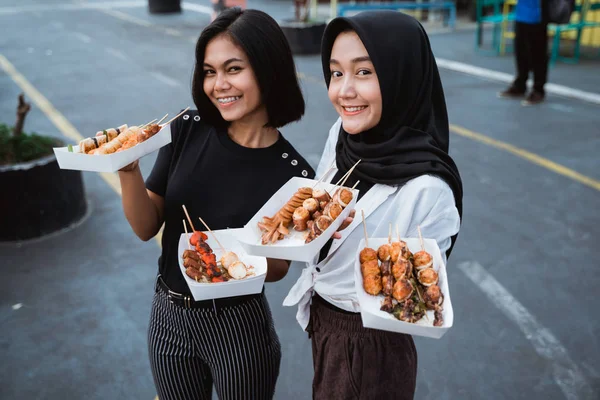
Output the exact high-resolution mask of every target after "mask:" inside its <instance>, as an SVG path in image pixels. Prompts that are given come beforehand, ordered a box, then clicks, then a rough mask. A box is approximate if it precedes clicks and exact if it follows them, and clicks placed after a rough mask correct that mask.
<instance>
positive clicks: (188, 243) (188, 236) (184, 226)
mask: <svg viewBox="0 0 600 400" xmlns="http://www.w3.org/2000/svg"><path fill="white" fill-rule="evenodd" d="M181 222H183V229H184V230H185V237H186V239H187V245H188V250H191V249H192V247H191V246H190V234H189V233H188V230H187V225H186V224H185V219H182V220H181Z"/></svg>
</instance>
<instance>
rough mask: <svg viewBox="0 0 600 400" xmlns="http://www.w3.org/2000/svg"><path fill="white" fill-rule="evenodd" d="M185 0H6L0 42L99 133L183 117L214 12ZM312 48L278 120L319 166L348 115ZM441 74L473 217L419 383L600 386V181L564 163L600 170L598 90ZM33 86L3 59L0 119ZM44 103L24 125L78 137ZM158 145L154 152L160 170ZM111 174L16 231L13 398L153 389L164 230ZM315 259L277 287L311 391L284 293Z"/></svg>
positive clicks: (0, 291) (81, 124) (290, 365)
mask: <svg viewBox="0 0 600 400" xmlns="http://www.w3.org/2000/svg"><path fill="white" fill-rule="evenodd" d="M186 3H187V4H192V5H193V4H196V5H199V6H200V7H192V8H193V9H194V10H192V9H190V8H188V9H186V11H185V12H184V13H183V14H181V15H169V16H153V15H149V14H148V13H147V10H146V7H145V6H144V2H141V1H112V2H108V1H106V2H103V1H87V2H86V1H71V2H70V1H67V0H62V1H61V0H51V1H50V0H47V1H42V0H21V1H14V0H13V1H10V0H0V26H2V33H3V34H2V35H0V55H1V56H3V57H4V58H5V59H6V60H8V61H9V62H10V63H11V64H12V65H13V66H14V67H15V69H16V70H17V71H18V72H19V73H20V74H21V75H22V76H23V77H24V78H25V79H26V80H27V81H28V82H30V83H31V85H32V86H33V87H34V88H35V89H36V90H37V91H39V93H41V94H43V96H45V97H46V98H47V99H48V101H49V102H50V103H51V105H52V107H53V109H54V110H56V112H58V113H60V114H62V115H64V117H65V118H66V119H67V120H68V121H69V122H70V123H71V124H72V125H73V126H74V127H75V128H76V129H77V130H78V131H79V132H80V133H81V134H82V135H83V136H89V135H91V134H93V133H94V132H96V131H97V130H98V129H100V127H108V126H117V125H120V124H122V123H128V124H140V123H144V122H146V121H149V120H151V119H153V118H160V117H162V116H163V115H164V114H165V113H167V112H168V113H170V114H171V115H174V114H175V113H177V112H178V111H179V110H180V109H182V108H185V107H187V106H192V107H193V102H192V100H191V95H190V82H191V73H192V69H193V65H194V46H195V43H194V42H195V39H196V38H197V37H198V35H199V33H200V31H201V30H202V29H203V27H204V26H206V25H207V24H208V22H209V16H208V14H207V13H206V7H207V6H208V5H209V4H208V2H200V1H189V2H186ZM89 4H94V5H97V6H98V7H101V8H89ZM249 6H250V7H256V8H261V9H264V10H265V11H267V12H270V13H272V15H274V16H275V17H276V18H283V17H285V15H286V14H287V13H289V14H290V15H291V12H292V11H291V3H290V4H287V3H284V2H281V1H276V2H275V1H265V0H263V1H260V2H259V1H252V0H250V1H249ZM202 10H204V11H202ZM431 42H432V46H433V49H434V52H435V54H436V56H437V57H442V58H445V59H450V60H455V61H460V62H462V63H467V64H469V65H473V66H478V67H481V68H487V69H490V70H495V71H500V72H506V73H512V59H511V58H510V56H505V57H484V56H481V55H477V54H475V53H474V52H473V43H474V32H472V31H458V32H454V33H445V34H432V36H431ZM296 62H297V68H298V72H299V74H300V76H301V78H302V88H303V91H304V94H305V97H306V100H307V105H308V107H307V111H306V116H305V118H303V119H302V121H300V122H298V123H295V124H292V125H290V126H288V127H285V128H284V129H283V130H282V132H283V134H284V136H285V137H286V138H287V139H288V140H289V141H290V142H291V143H292V144H293V145H294V146H295V147H296V148H297V149H298V150H299V151H300V152H301V153H302V154H303V155H304V156H305V158H306V159H307V160H308V161H309V162H310V163H311V164H312V165H313V166H315V167H316V164H317V163H318V161H319V158H320V155H321V152H322V149H323V146H324V143H325V140H326V137H327V132H328V130H329V127H330V126H331V124H332V123H333V122H334V121H335V120H336V118H337V115H336V113H335V111H334V110H333V108H332V107H331V105H330V103H329V101H328V99H327V94H326V91H325V88H324V85H323V80H322V72H321V64H320V59H319V57H318V56H301V57H300V56H299V57H296ZM599 66H600V60H584V61H583V62H582V63H581V64H580V65H565V64H558V65H557V66H556V68H554V69H553V70H551V72H550V79H551V81H552V82H553V83H557V84H561V85H565V86H568V87H572V88H575V89H581V90H586V91H589V92H596V93H598V92H600V82H599V79H600V78H599V75H598V73H597V70H598V68H599ZM441 75H442V80H443V84H444V90H445V94H446V101H447V105H448V111H449V116H450V122H451V123H452V124H453V126H454V127H455V129H454V130H453V134H452V136H451V145H450V146H451V155H452V156H453V157H454V159H455V160H456V163H457V165H458V167H459V169H460V172H461V175H462V179H463V183H464V193H465V197H464V217H463V225H462V229H461V232H460V236H459V239H458V241H457V244H456V247H455V250H454V252H453V254H452V257H451V259H450V262H449V264H448V274H449V282H450V290H451V293H452V303H453V308H454V313H455V320H454V326H453V328H452V329H451V330H450V331H449V332H448V333H447V334H446V335H445V336H444V337H443V338H442V339H440V340H434V339H427V338H420V337H416V338H415V341H416V343H417V350H418V354H419V371H418V387H417V395H416V398H417V399H461V400H462V399H565V398H566V399H597V398H599V397H600V342H599V339H598V337H599V336H600V322H599V320H598V318H597V317H593V316H594V315H597V314H598V312H597V311H594V309H595V303H594V301H593V294H594V293H595V292H596V291H597V288H598V286H599V284H600V278H599V276H598V274H597V273H596V272H597V267H598V265H599V263H598V261H597V260H598V258H599V257H600V250H598V246H597V244H598V243H600V241H599V239H600V228H598V227H599V226H600V215H599V214H598V212H597V210H598V206H599V204H600V192H599V190H600V189H598V187H600V186H596V187H594V185H593V184H592V185H586V184H583V183H582V182H581V181H580V180H577V179H574V178H573V176H572V175H570V174H569V173H568V171H575V172H577V173H579V174H581V176H585V177H588V178H590V179H591V181H592V183H593V182H596V183H597V182H598V181H599V180H600V172H599V171H600V168H599V160H598V154H599V152H600V139H599V132H600V130H599V129H598V113H599V111H600V108H599V107H600V105H598V104H593V103H589V102H584V101H580V100H577V99H573V98H564V97H559V96H555V95H549V96H548V100H547V102H546V103H544V104H542V105H540V106H537V107H521V106H520V105H519V103H518V102H514V101H507V100H502V99H498V98H497V97H496V92H498V91H500V90H502V89H504V87H505V85H504V83H501V82H498V81H495V80H493V79H482V78H481V77H474V76H470V75H467V74H461V73H457V72H453V71H448V70H444V69H441ZM20 84H21V85H22V81H19V79H15V76H13V75H10V74H8V73H6V72H5V71H1V70H0V120H2V121H6V122H9V123H12V120H13V118H14V114H15V107H16V99H17V96H18V94H19V93H20V92H21V91H22V88H21V87H20V86H19V85H20ZM47 113H48V109H46V113H45V112H43V111H42V110H41V109H40V107H37V106H34V107H33V109H32V111H31V112H30V114H29V115H28V118H27V121H26V126H25V129H26V130H27V131H37V132H40V133H45V134H51V135H56V136H62V135H63V134H62V133H61V131H60V130H59V128H58V127H57V126H55V125H54V124H53V123H52V122H51V120H50V119H49V118H48V115H47ZM465 130H467V131H469V132H474V133H476V134H478V135H479V136H478V137H480V138H481V137H487V138H489V139H491V142H490V141H488V142H485V141H482V140H478V139H476V140H474V139H473V138H472V137H469V136H468V135H464V134H460V132H464V131H465ZM63 138H64V136H63ZM494 144H495V145H494ZM502 144H506V145H508V147H506V146H505V147H502ZM524 154H533V155H535V156H536V157H538V158H535V157H534V158H531V157H530V158H527V157H525V156H524ZM155 157H156V154H153V155H149V156H147V157H145V158H143V159H142V161H141V166H142V171H143V174H144V176H147V175H148V173H149V171H150V169H151V168H152V165H153V162H154V160H155ZM561 168H562V169H561ZM106 179H108V180H109V181H110V178H104V177H102V176H101V175H99V174H96V173H90V172H86V173H84V182H85V187H86V192H87V196H88V201H89V204H90V214H89V216H87V217H86V219H85V220H84V221H82V223H81V224H80V225H79V226H78V227H76V228H75V229H73V230H71V231H68V232H65V233H62V234H60V235H56V236H52V237H49V238H45V239H44V240H40V241H35V242H31V243H21V244H0V266H1V267H0V276H1V279H0V330H1V331H2V335H0V349H2V359H3V363H2V365H0V398H2V399H86V400H87V399H148V400H150V399H153V398H154V396H155V394H156V392H155V389H154V386H153V382H152V377H151V374H150V367H149V362H148V356H147V338H146V331H147V326H148V318H149V311H150V302H151V298H152V295H153V282H154V276H155V273H156V268H157V258H158V255H159V254H160V248H159V246H158V244H157V242H156V241H154V240H151V241H148V242H141V241H140V240H139V239H138V238H137V237H136V236H135V235H134V234H133V232H132V231H131V229H130V227H129V225H128V223H127V221H126V220H125V218H124V215H123V211H122V207H121V199H120V197H119V195H118V193H117V192H116V191H115V190H113V188H112V187H111V186H110V185H109V184H108V183H107V180H106ZM112 179H114V177H113V178H112ZM301 267H302V266H301V265H300V264H297V263H294V264H293V265H292V268H291V269H290V273H289V274H288V276H287V277H286V278H285V279H283V280H282V281H280V282H277V283H272V284H267V288H266V293H267V296H268V298H269V302H270V304H271V308H272V310H273V314H274V318H275V324H276V329H277V332H278V334H279V337H280V340H281V342H282V347H283V360H282V365H281V374H280V377H279V381H278V385H277V391H276V398H277V399H288V398H291V399H309V398H311V381H312V375H313V371H312V360H311V351H310V341H309V340H308V337H307V335H306V333H305V332H303V331H302V330H301V328H300V327H299V325H298V324H297V323H296V320H295V312H296V310H295V309H292V308H286V307H283V306H281V303H282V301H283V298H284V297H285V295H286V294H287V291H288V290H289V288H290V287H291V286H292V285H293V283H294V282H295V280H296V279H297V277H298V276H299V274H300V271H301Z"/></svg>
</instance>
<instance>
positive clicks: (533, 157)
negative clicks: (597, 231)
mask: <svg viewBox="0 0 600 400" xmlns="http://www.w3.org/2000/svg"><path fill="white" fill-rule="evenodd" d="M296 75H297V76H298V78H299V79H300V80H304V81H306V82H310V83H315V84H319V85H322V86H324V87H325V83H324V82H323V81H322V80H320V79H316V78H314V77H313V76H310V75H306V74H304V73H302V72H298V73H297V74H296ZM450 130H451V131H453V132H454V133H456V134H458V135H460V136H463V137H466V138H469V139H471V140H476V141H478V142H481V143H484V144H486V145H488V146H491V147H495V148H497V149H500V150H504V151H507V152H509V153H511V154H513V155H515V156H517V157H520V158H523V159H525V160H527V161H529V162H531V163H532V164H535V165H538V166H540V167H542V168H545V169H547V170H549V171H552V172H554V173H556V174H559V175H562V176H565V177H567V178H570V179H572V180H574V181H576V182H579V183H582V184H584V185H586V186H589V187H591V188H593V189H596V190H598V191H600V181H598V180H596V179H594V178H590V177H589V176H585V175H583V174H580V173H579V172H577V171H574V170H572V169H570V168H567V167H565V166H564V165H560V164H558V163H555V162H554V161H550V160H548V159H547V158H544V157H542V156H538V155H537V154H535V153H532V152H530V151H527V150H525V149H521V148H519V147H517V146H514V145H512V144H510V143H506V142H502V141H500V140H496V139H492V138H491V137H489V136H486V135H484V134H482V133H477V132H473V131H471V130H469V129H466V128H463V127H462V126H458V125H454V124H450Z"/></svg>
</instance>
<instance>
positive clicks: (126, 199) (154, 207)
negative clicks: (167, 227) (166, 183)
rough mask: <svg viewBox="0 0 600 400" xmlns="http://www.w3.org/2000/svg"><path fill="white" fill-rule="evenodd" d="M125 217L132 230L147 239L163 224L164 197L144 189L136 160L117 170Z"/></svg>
mask: <svg viewBox="0 0 600 400" xmlns="http://www.w3.org/2000/svg"><path fill="white" fill-rule="evenodd" d="M119 179H120V181H121V194H122V203H123V210H124V212H125V217H126V218H127V221H128V222H129V225H131V228H132V229H133V232H134V233H135V234H136V235H137V236H138V237H139V238H140V239H142V240H143V241H148V240H150V239H151V238H153V237H154V236H156V234H157V233H158V231H159V230H160V227H161V226H162V224H163V221H164V220H163V212H164V199H163V197H161V196H159V195H157V194H156V193H153V192H151V191H149V190H147V189H146V185H145V183H144V178H143V177H142V172H141V171H140V167H139V164H138V162H137V161H136V162H135V163H132V164H131V165H130V166H128V167H125V168H123V169H122V170H120V171H119Z"/></svg>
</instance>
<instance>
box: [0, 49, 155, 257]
mask: <svg viewBox="0 0 600 400" xmlns="http://www.w3.org/2000/svg"><path fill="white" fill-rule="evenodd" d="M0 66H1V67H2V69H3V70H4V72H5V73H6V74H7V75H8V76H10V78H11V79H12V80H13V81H14V82H15V83H16V84H17V85H18V86H19V87H20V88H21V90H23V92H24V93H25V95H27V97H29V98H30V99H31V101H33V102H34V103H35V105H36V106H37V107H38V108H39V109H40V110H42V112H43V113H44V114H46V117H48V119H49V120H50V121H52V123H53V124H54V126H55V127H56V128H57V129H58V130H59V131H60V132H62V134H63V135H65V136H66V137H68V138H70V139H73V141H75V142H79V141H81V140H83V139H84V137H83V136H82V135H81V133H79V131H78V130H77V128H75V127H74V126H73V125H72V124H71V123H70V122H69V120H68V119H67V118H66V117H65V116H64V115H62V114H61V112H60V111H58V110H57V109H56V108H55V107H54V106H53V105H52V103H50V101H48V99H47V98H46V97H45V96H44V95H43V94H41V93H40V92H39V91H38V90H37V89H36V88H35V87H34V86H33V85H32V84H31V83H30V82H29V81H28V80H27V78H25V77H24V76H23V74H21V73H20V72H19V71H17V69H16V68H15V67H14V65H12V64H11V63H10V61H8V60H7V59H6V57H4V55H2V54H0ZM99 174H100V176H101V177H102V179H104V180H105V181H106V183H108V186H110V187H111V188H112V189H113V190H114V191H115V192H116V193H117V194H118V195H119V196H121V183H120V182H119V178H118V177H117V175H116V174H109V173H107V172H99ZM155 239H156V240H157V242H158V245H159V246H160V244H161V239H162V228H161V230H160V231H159V232H158V234H157V235H156V236H155Z"/></svg>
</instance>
